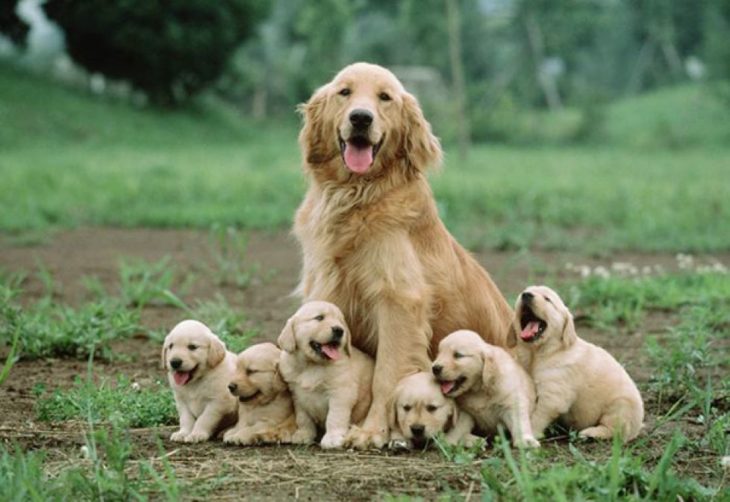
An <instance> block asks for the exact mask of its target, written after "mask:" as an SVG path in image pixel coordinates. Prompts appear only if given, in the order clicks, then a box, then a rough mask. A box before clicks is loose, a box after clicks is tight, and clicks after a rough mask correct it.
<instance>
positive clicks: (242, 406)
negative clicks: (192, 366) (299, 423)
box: [223, 343, 296, 445]
mask: <svg viewBox="0 0 730 502" xmlns="http://www.w3.org/2000/svg"><path fill="white" fill-rule="evenodd" d="M280 357H281V351H280V350H279V348H278V347H277V346H276V345H274V344H273V343H259V344H257V345H253V346H251V347H249V348H248V349H246V350H244V351H243V352H241V353H240V354H239V355H238V359H237V362H236V372H235V375H234V377H233V379H232V380H231V382H230V383H229V384H228V390H229V391H230V392H231V394H233V395H234V396H235V397H236V399H238V401H239V404H238V423H236V426H235V427H233V428H232V429H228V430H227V431H226V433H225V434H224V435H223V441H224V442H225V443H234V444H240V445H250V444H255V443H290V442H291V436H292V434H294V431H295V430H296V422H295V420H294V405H293V404H292V399H291V394H290V393H289V389H288V387H287V386H286V383H285V382H284V380H282V378H281V375H280V374H279V358H280Z"/></svg>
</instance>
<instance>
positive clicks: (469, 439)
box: [461, 434, 540, 449]
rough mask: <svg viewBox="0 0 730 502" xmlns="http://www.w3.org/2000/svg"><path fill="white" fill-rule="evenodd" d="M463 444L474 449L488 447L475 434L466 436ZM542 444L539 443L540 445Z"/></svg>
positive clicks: (462, 441)
mask: <svg viewBox="0 0 730 502" xmlns="http://www.w3.org/2000/svg"><path fill="white" fill-rule="evenodd" d="M461 443H462V444H463V445H464V446H466V447H467V448H472V447H474V446H476V445H481V446H482V449H484V447H485V446H486V444H487V442H486V441H484V439H482V438H480V437H479V436H475V435H474V434H467V435H466V436H464V438H463V439H462V440H461ZM539 444H540V443H538V445H539Z"/></svg>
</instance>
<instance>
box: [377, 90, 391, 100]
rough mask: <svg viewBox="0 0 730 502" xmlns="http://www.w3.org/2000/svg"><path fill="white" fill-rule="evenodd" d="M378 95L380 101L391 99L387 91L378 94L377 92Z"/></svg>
mask: <svg viewBox="0 0 730 502" xmlns="http://www.w3.org/2000/svg"><path fill="white" fill-rule="evenodd" d="M378 97H379V98H380V100H381V101H390V100H391V99H392V98H391V97H390V94H388V93H387V92H381V93H380V94H378Z"/></svg>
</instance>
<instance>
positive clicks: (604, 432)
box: [578, 425, 613, 439]
mask: <svg viewBox="0 0 730 502" xmlns="http://www.w3.org/2000/svg"><path fill="white" fill-rule="evenodd" d="M578 437H580V438H581V439H611V438H612V437H613V431H612V430H611V429H609V428H608V427H606V426H605V425H597V426H595V427H588V428H587V429H583V430H582V431H580V432H579V433H578Z"/></svg>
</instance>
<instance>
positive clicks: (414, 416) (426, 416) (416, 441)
mask: <svg viewBox="0 0 730 502" xmlns="http://www.w3.org/2000/svg"><path fill="white" fill-rule="evenodd" d="M388 410H389V414H388V424H389V426H390V430H391V435H390V439H391V444H398V443H399V442H400V441H405V443H406V445H407V446H408V447H411V448H413V447H415V448H423V447H424V446H425V445H426V444H427V442H428V440H430V439H433V438H434V436H436V435H437V434H439V433H443V434H444V437H445V439H446V441H447V442H448V443H450V444H457V443H462V444H464V445H466V446H471V445H473V444H474V443H475V442H476V441H478V438H477V437H476V436H474V435H472V434H471V430H472V428H473V427H474V420H473V419H472V418H471V417H470V416H469V414H468V413H460V412H459V408H458V407H457V406H456V403H455V402H454V400H453V399H451V398H449V397H446V396H444V395H443V394H442V393H441V388H440V387H439V384H438V383H437V382H436V380H435V379H434V378H433V375H431V373H428V372H426V371H421V372H419V373H414V374H413V375H410V376H407V377H405V378H403V379H402V380H401V381H400V382H398V386H397V387H396V388H395V391H393V395H392V397H391V403H390V404H389V406H388Z"/></svg>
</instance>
